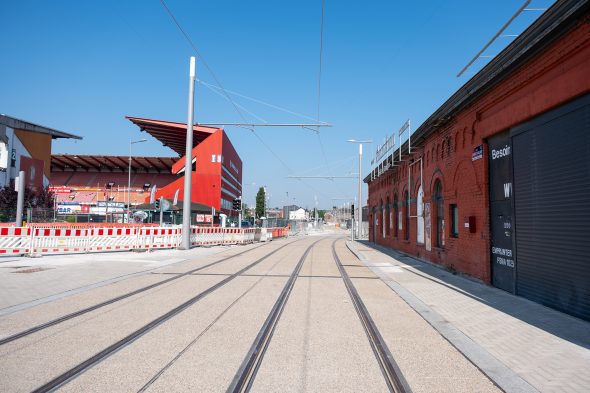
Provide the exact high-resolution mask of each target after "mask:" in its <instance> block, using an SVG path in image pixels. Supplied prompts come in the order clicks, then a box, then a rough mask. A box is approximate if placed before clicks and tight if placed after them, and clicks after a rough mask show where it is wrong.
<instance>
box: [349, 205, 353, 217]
mask: <svg viewBox="0 0 590 393" xmlns="http://www.w3.org/2000/svg"><path fill="white" fill-rule="evenodd" d="M350 218H354V204H352V205H350Z"/></svg>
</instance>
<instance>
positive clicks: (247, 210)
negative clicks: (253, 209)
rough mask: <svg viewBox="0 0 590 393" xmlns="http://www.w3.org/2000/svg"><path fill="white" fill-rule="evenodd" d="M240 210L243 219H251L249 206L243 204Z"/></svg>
mask: <svg viewBox="0 0 590 393" xmlns="http://www.w3.org/2000/svg"><path fill="white" fill-rule="evenodd" d="M242 210H243V211H244V218H250V217H252V214H250V206H248V205H247V204H245V203H242Z"/></svg>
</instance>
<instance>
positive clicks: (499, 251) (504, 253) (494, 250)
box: [492, 247, 512, 257]
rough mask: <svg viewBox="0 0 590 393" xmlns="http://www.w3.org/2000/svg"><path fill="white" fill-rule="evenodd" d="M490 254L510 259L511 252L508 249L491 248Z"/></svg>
mask: <svg viewBox="0 0 590 393" xmlns="http://www.w3.org/2000/svg"><path fill="white" fill-rule="evenodd" d="M492 254H496V255H502V256H506V257H512V250H510V249H509V248H500V247H492Z"/></svg>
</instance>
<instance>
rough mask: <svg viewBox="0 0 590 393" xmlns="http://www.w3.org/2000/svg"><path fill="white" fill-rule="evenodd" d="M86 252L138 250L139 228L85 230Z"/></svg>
mask: <svg viewBox="0 0 590 393" xmlns="http://www.w3.org/2000/svg"><path fill="white" fill-rule="evenodd" d="M86 231H87V232H88V241H87V243H86V250H85V251H86V252H104V251H122V250H133V249H136V248H139V243H138V242H137V236H138V233H139V228H137V227H136V228H130V227H123V228H108V227H107V228H92V229H87V230H86Z"/></svg>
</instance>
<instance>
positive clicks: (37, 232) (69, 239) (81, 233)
mask: <svg viewBox="0 0 590 393" xmlns="http://www.w3.org/2000/svg"><path fill="white" fill-rule="evenodd" d="M32 232H33V235H32V236H31V253H33V254H64V253H75V252H86V248H87V247H86V244H87V242H88V230H86V229H38V228H34V229H32Z"/></svg>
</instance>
